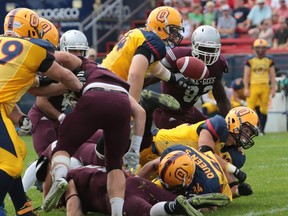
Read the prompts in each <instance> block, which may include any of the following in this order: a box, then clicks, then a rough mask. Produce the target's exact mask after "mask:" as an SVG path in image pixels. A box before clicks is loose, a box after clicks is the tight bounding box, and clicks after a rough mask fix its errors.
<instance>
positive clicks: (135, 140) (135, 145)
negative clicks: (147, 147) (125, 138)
mask: <svg viewBox="0 0 288 216" xmlns="http://www.w3.org/2000/svg"><path fill="white" fill-rule="evenodd" d="M142 139H143V137H142V136H137V135H133V136H132V138H131V144H130V149H129V151H133V152H139V151H140V146H141V142H142Z"/></svg>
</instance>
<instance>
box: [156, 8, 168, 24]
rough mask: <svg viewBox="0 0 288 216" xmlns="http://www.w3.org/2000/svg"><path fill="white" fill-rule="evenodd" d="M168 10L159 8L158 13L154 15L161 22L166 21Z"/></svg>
mask: <svg viewBox="0 0 288 216" xmlns="http://www.w3.org/2000/svg"><path fill="white" fill-rule="evenodd" d="M169 14H170V12H169V11H168V10H161V11H159V13H158V14H157V16H156V19H157V20H158V21H159V22H161V23H164V22H166V21H167V17H168V16H169Z"/></svg>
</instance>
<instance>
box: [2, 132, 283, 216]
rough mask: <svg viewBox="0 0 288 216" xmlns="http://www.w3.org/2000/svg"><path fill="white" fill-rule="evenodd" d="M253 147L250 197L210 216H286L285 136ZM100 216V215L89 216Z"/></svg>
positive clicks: (38, 199)
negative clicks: (251, 191)
mask: <svg viewBox="0 0 288 216" xmlns="http://www.w3.org/2000/svg"><path fill="white" fill-rule="evenodd" d="M23 139H24V140H25V142H26V144H27V148H28V154H27V157H26V160H25V166H26V167H27V165H28V164H29V163H30V162H32V161H34V160H35V159H36V154H35V153H34V151H33V146H32V144H31V137H29V136H28V137H24V138H23ZM255 143H256V144H255V145H254V146H253V147H252V148H251V149H249V150H247V151H246V155H247V160H246V163H245V165H244V167H243V171H245V172H246V173H247V175H248V177H247V180H246V182H247V183H249V184H250V185H251V186H252V189H253V194H252V195H251V196H247V197H240V198H237V199H234V200H233V202H232V203H231V204H230V205H228V206H226V207H223V208H220V209H218V211H216V212H214V213H205V214H204V215H213V216H220V215H221V216H266V215H267V216H268V215H275V216H286V215H288V202H287V201H288V184H287V182H288V175H287V172H286V171H287V170H286V169H287V168H288V133H268V134H266V135H265V136H261V137H257V138H256V139H255ZM28 196H29V197H30V198H31V199H32V200H33V204H34V206H35V207H38V206H41V204H42V196H41V193H40V192H38V191H37V190H36V189H35V188H32V189H30V190H29V191H28ZM5 203H6V209H7V210H8V215H15V213H14V210H13V205H12V204H11V201H10V200H9V197H7V198H6V201H5ZM39 213H40V215H51V216H52V215H53V216H62V215H63V216H64V215H66V214H65V210H64V209H62V210H53V211H52V212H49V213H44V212H39ZM89 215H98V216H100V215H102V214H96V213H94V214H89Z"/></svg>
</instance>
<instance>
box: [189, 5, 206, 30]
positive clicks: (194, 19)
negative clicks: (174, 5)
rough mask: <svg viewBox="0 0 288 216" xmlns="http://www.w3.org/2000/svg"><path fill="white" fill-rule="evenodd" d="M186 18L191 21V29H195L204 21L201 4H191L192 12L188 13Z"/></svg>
mask: <svg viewBox="0 0 288 216" xmlns="http://www.w3.org/2000/svg"><path fill="white" fill-rule="evenodd" d="M188 18H189V20H190V21H191V23H192V29H193V31H194V29H196V28H197V27H199V26H200V25H203V23H204V15H203V13H202V6H201V5H200V4H198V3H195V4H194V5H193V6H192V12H190V13H188Z"/></svg>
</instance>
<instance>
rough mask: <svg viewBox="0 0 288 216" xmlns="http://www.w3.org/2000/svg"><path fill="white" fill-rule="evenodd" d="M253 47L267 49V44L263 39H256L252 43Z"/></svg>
mask: <svg viewBox="0 0 288 216" xmlns="http://www.w3.org/2000/svg"><path fill="white" fill-rule="evenodd" d="M253 47H254V48H255V47H268V43H267V41H266V40H265V39H256V40H255V41H254V43H253Z"/></svg>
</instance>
